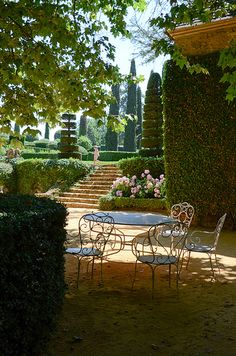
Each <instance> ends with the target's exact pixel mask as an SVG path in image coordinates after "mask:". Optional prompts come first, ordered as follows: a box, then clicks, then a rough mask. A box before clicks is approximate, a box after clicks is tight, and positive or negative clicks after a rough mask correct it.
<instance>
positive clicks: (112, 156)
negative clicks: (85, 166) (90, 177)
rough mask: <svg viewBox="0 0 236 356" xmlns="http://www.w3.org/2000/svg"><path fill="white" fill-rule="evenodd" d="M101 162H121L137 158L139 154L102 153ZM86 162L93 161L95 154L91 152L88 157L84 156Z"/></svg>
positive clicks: (123, 152)
mask: <svg viewBox="0 0 236 356" xmlns="http://www.w3.org/2000/svg"><path fill="white" fill-rule="evenodd" d="M99 154H100V156H99V161H104V162H107V161H119V160H120V159H123V158H129V157H136V156H137V155H138V153H136V152H126V151H100V152H99ZM83 160H84V161H93V152H89V154H88V155H87V157H86V156H83Z"/></svg>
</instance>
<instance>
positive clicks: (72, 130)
mask: <svg viewBox="0 0 236 356" xmlns="http://www.w3.org/2000/svg"><path fill="white" fill-rule="evenodd" d="M62 123H63V128H62V130H61V139H60V145H59V149H60V154H59V157H60V158H70V157H74V158H80V153H79V151H78V146H77V136H76V115H74V114H63V115H62Z"/></svg>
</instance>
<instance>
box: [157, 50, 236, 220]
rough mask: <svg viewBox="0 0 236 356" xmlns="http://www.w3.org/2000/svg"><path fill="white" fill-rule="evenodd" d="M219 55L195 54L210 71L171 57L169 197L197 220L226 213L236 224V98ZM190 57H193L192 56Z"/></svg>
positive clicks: (166, 94)
mask: <svg viewBox="0 0 236 356" xmlns="http://www.w3.org/2000/svg"><path fill="white" fill-rule="evenodd" d="M218 59H219V54H218V53H215V54H211V55H207V56H202V57H200V58H197V62H200V63H201V64H202V65H204V66H206V68H207V69H208V70H209V72H210V73H211V75H203V74H198V75H197V76H196V75H192V74H190V73H189V72H188V71H186V70H184V69H183V70H181V69H180V68H179V67H178V66H176V65H175V63H174V62H173V61H168V62H167V63H166V66H165V70H164V76H163V78H164V79H163V102H164V117H165V120H164V125H165V128H164V131H165V135H164V152H165V174H166V179H167V181H166V185H167V199H168V202H169V204H170V205H172V204H174V203H176V202H179V201H188V202H191V204H192V205H193V206H194V208H195V210H196V218H197V222H198V223H201V222H204V220H205V219H209V216H210V215H212V216H213V217H215V218H214V224H215V222H216V221H217V220H218V218H219V217H220V216H222V215H223V214H224V213H227V219H226V225H227V224H231V226H233V225H234V227H235V226H236V201H235V194H234V193H233V192H235V188H236V176H235V174H233V173H232V172H235V167H236V150H235V136H236V125H235V122H236V101H233V102H232V103H227V102H226V101H225V84H223V83H220V78H221V77H222V70H221V68H220V67H219V66H217V63H218ZM191 60H192V61H194V60H195V58H192V59H191Z"/></svg>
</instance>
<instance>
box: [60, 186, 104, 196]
mask: <svg viewBox="0 0 236 356" xmlns="http://www.w3.org/2000/svg"><path fill="white" fill-rule="evenodd" d="M109 191H110V189H96V192H95V193H96V194H101V195H104V194H107V193H108V192H109ZM68 193H72V194H77V193H84V194H86V193H87V194H92V190H91V189H81V188H70V190H69V192H68ZM62 194H65V193H62Z"/></svg>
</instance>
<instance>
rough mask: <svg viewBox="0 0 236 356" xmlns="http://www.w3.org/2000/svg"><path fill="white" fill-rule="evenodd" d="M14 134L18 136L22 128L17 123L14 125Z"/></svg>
mask: <svg viewBox="0 0 236 356" xmlns="http://www.w3.org/2000/svg"><path fill="white" fill-rule="evenodd" d="M14 133H16V134H20V126H19V125H17V123H16V122H15V125H14Z"/></svg>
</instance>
